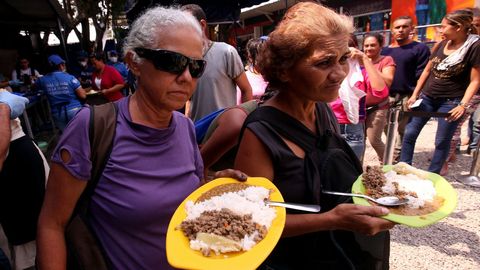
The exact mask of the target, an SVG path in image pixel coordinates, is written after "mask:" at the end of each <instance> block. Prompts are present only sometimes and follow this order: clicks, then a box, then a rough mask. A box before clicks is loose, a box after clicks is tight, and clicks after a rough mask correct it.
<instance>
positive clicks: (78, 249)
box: [65, 103, 118, 270]
mask: <svg viewBox="0 0 480 270" xmlns="http://www.w3.org/2000/svg"><path fill="white" fill-rule="evenodd" d="M117 114H118V108H117V104H116V103H106V104H102V105H98V106H91V107H90V121H89V141H90V151H91V161H92V170H91V179H90V181H88V183H87V186H86V188H85V190H84V191H83V193H82V195H81V196H80V198H79V199H78V201H77V204H76V206H75V209H74V211H73V214H72V217H71V218H70V221H69V222H68V224H67V226H66V228H65V242H66V247H67V269H73V270H87V269H96V270H106V269H110V268H111V267H110V265H111V263H110V261H109V259H108V257H107V256H106V253H105V251H104V250H103V248H102V246H101V244H100V242H99V239H98V238H97V237H96V235H95V234H94V233H93V231H92V228H91V227H90V225H89V223H88V221H87V219H88V216H89V214H90V213H89V211H88V209H89V205H90V201H91V198H92V195H93V193H94V191H95V187H96V186H97V184H98V181H99V179H100V177H101V175H102V173H103V169H104V168H105V165H106V164H107V161H108V159H109V157H110V154H111V152H112V148H113V138H114V136H115V129H116V124H117Z"/></svg>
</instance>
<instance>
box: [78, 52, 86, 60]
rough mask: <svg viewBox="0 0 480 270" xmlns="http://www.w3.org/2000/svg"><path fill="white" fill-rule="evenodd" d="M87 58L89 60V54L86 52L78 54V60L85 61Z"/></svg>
mask: <svg viewBox="0 0 480 270" xmlns="http://www.w3.org/2000/svg"><path fill="white" fill-rule="evenodd" d="M85 58H88V53H87V52H86V51H79V52H77V59H85Z"/></svg>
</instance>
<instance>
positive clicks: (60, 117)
mask: <svg viewBox="0 0 480 270" xmlns="http://www.w3.org/2000/svg"><path fill="white" fill-rule="evenodd" d="M48 64H49V65H50V69H51V72H50V73H48V74H47V75H45V76H43V77H41V78H40V79H38V80H37V81H36V82H35V88H36V89H38V90H42V91H44V93H45V94H46V95H47V98H48V101H49V103H50V109H51V112H52V116H53V120H54V121H55V125H56V126H57V128H59V129H60V130H63V129H64V128H65V126H66V125H67V123H68V121H69V120H70V119H72V118H73V116H74V115H75V114H76V113H77V111H78V110H80V108H81V107H82V104H81V103H80V100H79V99H85V98H86V92H85V90H84V89H83V88H82V86H81V85H80V82H79V81H78V80H77V79H76V78H75V77H74V76H72V75H70V74H68V73H66V72H65V60H63V59H62V58H61V57H60V56H59V55H56V54H52V55H50V56H49V57H48Z"/></svg>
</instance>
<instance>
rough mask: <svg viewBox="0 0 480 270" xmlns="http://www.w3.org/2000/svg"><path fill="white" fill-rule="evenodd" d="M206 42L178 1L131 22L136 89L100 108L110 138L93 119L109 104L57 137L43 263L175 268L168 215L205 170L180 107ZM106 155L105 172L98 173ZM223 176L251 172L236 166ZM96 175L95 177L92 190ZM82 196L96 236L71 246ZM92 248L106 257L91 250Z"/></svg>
mask: <svg viewBox="0 0 480 270" xmlns="http://www.w3.org/2000/svg"><path fill="white" fill-rule="evenodd" d="M171 29H175V31H172V30H171ZM202 45H203V43H202V30H201V28H200V25H199V24H198V22H197V20H196V19H195V18H194V17H193V16H191V15H190V14H188V13H187V12H183V11H181V10H179V9H178V8H175V7H169V8H165V7H160V6H158V7H154V8H152V9H149V10H147V11H146V12H145V13H144V14H143V15H141V16H140V17H139V18H138V19H137V20H136V21H135V22H134V23H133V24H132V25H131V27H130V32H129V34H128V35H127V37H126V39H125V41H124V49H123V51H124V52H125V54H126V56H125V59H126V62H127V64H128V66H129V68H130V70H131V71H132V72H133V73H134V75H135V77H136V80H137V90H136V92H135V93H134V94H133V95H130V96H128V97H125V98H122V99H120V100H118V101H116V102H115V103H113V104H115V106H116V107H117V109H118V110H117V112H116V113H115V110H112V111H110V112H111V113H110V114H106V115H101V116H103V117H104V119H103V120H105V123H110V124H109V125H107V124H105V125H104V128H103V130H101V126H100V132H102V131H104V132H107V133H108V132H110V135H111V136H112V137H110V139H108V140H105V141H102V140H101V142H100V143H99V142H98V140H99V138H98V137H96V135H95V134H98V131H99V129H97V128H98V125H94V128H93V130H92V129H91V127H92V126H91V125H90V123H91V121H90V117H91V116H92V115H94V116H93V118H94V119H93V120H94V122H96V120H98V119H97V115H95V114H91V112H95V113H96V112H97V109H100V108H104V107H103V106H110V107H111V106H112V103H108V104H105V105H102V106H98V107H92V108H89V107H87V108H84V109H82V110H81V111H80V112H79V113H78V114H76V116H75V117H74V118H73V119H72V121H71V122H70V123H69V125H68V127H67V128H66V129H65V131H64V133H63V135H62V137H61V138H60V141H59V143H58V145H57V148H56V149H55V151H54V153H53V157H52V160H51V164H52V166H51V173H50V177H49V182H48V186H47V191H46V195H45V203H44V205H43V208H42V211H41V213H40V218H39V223H38V224H39V225H38V226H39V229H38V262H39V269H49V270H54V269H77V268H74V267H73V266H72V265H71V264H70V262H72V261H70V260H68V261H67V253H69V252H70V251H77V253H82V254H83V255H86V256H84V257H86V259H90V262H91V260H92V259H99V260H98V261H94V262H93V263H92V264H91V267H85V265H84V266H83V268H80V269H96V270H98V269H122V270H130V269H131V270H136V269H172V267H171V266H170V265H169V264H168V262H167V258H166V251H165V245H166V243H165V241H166V232H167V228H168V224H169V221H170V218H171V217H172V215H173V213H174V211H175V210H176V208H177V207H178V206H179V205H180V203H181V202H182V201H183V200H184V199H185V198H186V197H187V196H188V195H189V194H190V193H191V192H193V191H194V190H195V189H197V188H198V187H199V186H200V182H201V180H202V178H203V163H202V159H201V156H200V151H199V149H198V145H197V143H196V141H195V130H194V127H193V123H192V122H191V120H190V119H189V118H187V117H186V116H185V115H183V114H181V113H179V112H177V111H176V110H177V109H179V108H181V107H182V106H183V105H184V104H185V102H186V101H187V100H188V99H189V98H190V96H191V95H192V93H193V91H194V90H195V86H196V83H197V80H198V78H199V77H200V76H201V75H202V73H203V71H204V68H205V65H206V62H205V61H204V60H203V58H202V55H203V54H202V52H203V46H202ZM112 117H113V119H114V120H115V121H113V125H111V124H112V121H111V120H112ZM95 127H97V128H95ZM112 131H114V132H112ZM91 139H92V140H91ZM95 141H97V142H96V143H95ZM105 144H106V145H111V147H110V152H109V153H108V154H107V155H106V157H105V158H100V161H99V160H98V156H99V155H97V154H98V153H97V154H96V152H98V150H99V149H98V148H96V147H94V146H95V145H101V146H104V145H105ZM103 154H105V152H103ZM100 156H101V155H100ZM99 163H103V165H104V166H103V170H102V171H101V173H98V170H97V169H96V170H95V171H93V168H94V167H96V168H98V167H97V165H98V164H99ZM95 175H99V178H98V179H97V177H95ZM218 176H219V177H221V176H225V177H227V176H229V177H235V178H237V179H240V180H242V179H243V180H245V179H246V176H245V174H243V173H240V172H238V171H233V170H229V171H223V172H222V173H221V174H219V175H218ZM90 181H97V183H96V186H95V187H94V189H91V187H92V186H90V185H89V183H90ZM90 190H91V191H92V193H89V191H90ZM85 192H87V193H85ZM84 195H87V196H89V197H90V201H89V204H88V206H87V208H88V211H87V213H86V215H85V219H84V221H85V223H86V224H87V228H89V229H91V232H92V233H93V234H94V237H93V242H91V243H90V244H87V245H86V246H84V247H86V249H85V250H72V247H71V246H70V245H69V244H70V243H72V242H67V241H66V239H65V234H66V233H67V234H69V232H70V231H69V230H68V229H69V228H71V226H70V224H71V223H70V220H71V218H72V217H73V218H75V217H76V216H77V215H76V213H77V211H76V208H77V206H80V205H79V204H78V203H80V202H82V196H84ZM72 213H73V214H74V215H75V216H73V215H72ZM94 246H95V247H97V248H100V249H101V254H100V255H102V256H101V258H93V257H92V256H88V255H89V254H90V253H89V251H91V248H93V247H94ZM82 254H80V255H82ZM96 254H98V253H96ZM100 259H102V260H100ZM75 266H78V264H76V265H75Z"/></svg>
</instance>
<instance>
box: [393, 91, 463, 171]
mask: <svg viewBox="0 0 480 270" xmlns="http://www.w3.org/2000/svg"><path fill="white" fill-rule="evenodd" d="M420 98H422V99H423V101H422V103H421V104H420V106H419V107H418V109H417V110H418V111H424V112H448V111H450V110H451V109H453V108H455V107H456V106H458V103H460V100H461V97H458V98H432V97H429V96H426V95H421V97H420ZM429 119H430V117H412V118H411V120H410V122H409V123H408V124H407V127H406V128H405V135H404V137H403V144H402V152H401V154H400V161H403V162H406V163H408V164H412V159H413V152H414V150H415V143H416V141H417V138H418V135H419V134H420V132H421V131H422V129H423V127H424V126H425V124H426V123H427V122H428V120H429ZM458 123H459V121H458V120H457V121H454V122H447V121H446V120H445V119H444V118H439V119H438V127H437V133H436V135H435V152H434V153H433V158H432V162H431V163H430V167H429V168H428V170H429V171H430V172H434V173H440V170H441V169H442V166H443V163H444V162H445V160H446V159H447V157H448V152H449V149H450V141H451V140H452V137H453V133H455V129H456V128H457V126H458Z"/></svg>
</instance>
